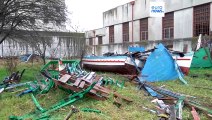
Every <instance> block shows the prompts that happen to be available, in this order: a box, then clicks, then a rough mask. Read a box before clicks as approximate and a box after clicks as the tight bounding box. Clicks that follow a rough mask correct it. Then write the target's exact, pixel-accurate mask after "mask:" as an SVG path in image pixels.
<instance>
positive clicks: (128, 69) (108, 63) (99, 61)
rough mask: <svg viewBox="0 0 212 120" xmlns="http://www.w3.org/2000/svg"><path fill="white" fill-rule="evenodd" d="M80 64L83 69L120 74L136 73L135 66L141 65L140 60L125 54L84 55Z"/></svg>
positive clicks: (139, 66)
mask: <svg viewBox="0 0 212 120" xmlns="http://www.w3.org/2000/svg"><path fill="white" fill-rule="evenodd" d="M82 66H83V68H85V69H90V70H95V71H105V72H114V73H120V74H130V75H136V74H137V72H138V71H137V68H136V66H138V69H139V70H140V69H141V68H142V67H143V63H142V61H140V60H138V59H135V61H134V59H133V58H132V57H130V56H127V55H112V56H85V57H84V58H83V59H82Z"/></svg>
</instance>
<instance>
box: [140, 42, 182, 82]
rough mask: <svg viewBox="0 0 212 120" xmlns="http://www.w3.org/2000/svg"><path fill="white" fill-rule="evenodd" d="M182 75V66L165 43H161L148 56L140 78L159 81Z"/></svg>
mask: <svg viewBox="0 0 212 120" xmlns="http://www.w3.org/2000/svg"><path fill="white" fill-rule="evenodd" d="M182 76H183V74H182V72H181V70H180V68H179V67H178V65H177V64H176V62H175V60H174V59H173V58H172V56H171V54H170V53H169V51H168V50H167V49H166V48H165V47H164V46H163V44H159V45H158V46H156V49H155V50H154V51H153V52H152V53H151V54H150V55H149V57H148V58H147V61H146V63H145V65H144V68H143V69H142V75H141V76H140V77H139V78H140V81H148V82H157V81H166V80H175V79H178V78H182ZM182 79H183V78H182Z"/></svg>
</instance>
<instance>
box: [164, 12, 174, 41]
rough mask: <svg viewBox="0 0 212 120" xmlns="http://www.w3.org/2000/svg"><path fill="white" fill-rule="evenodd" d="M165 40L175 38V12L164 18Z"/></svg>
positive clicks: (167, 14)
mask: <svg viewBox="0 0 212 120" xmlns="http://www.w3.org/2000/svg"><path fill="white" fill-rule="evenodd" d="M162 26H163V30H162V33H163V39H171V38H174V12H170V13H166V14H165V17H163V23H162Z"/></svg>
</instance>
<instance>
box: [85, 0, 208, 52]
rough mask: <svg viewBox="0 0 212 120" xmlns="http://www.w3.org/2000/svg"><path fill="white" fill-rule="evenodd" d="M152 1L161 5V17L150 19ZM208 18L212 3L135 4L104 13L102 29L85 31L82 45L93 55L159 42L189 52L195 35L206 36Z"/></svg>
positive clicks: (176, 0)
mask: <svg viewBox="0 0 212 120" xmlns="http://www.w3.org/2000/svg"><path fill="white" fill-rule="evenodd" d="M156 1H164V2H165V16H164V17H150V15H149V10H150V2H156ZM211 14H212V0H135V1H132V2H130V3H127V4H124V5H121V6H118V7H116V8H113V9H110V10H108V11H106V12H104V13H103V28H100V29H95V30H90V31H87V32H86V45H87V46H88V47H89V50H90V52H92V53H94V54H97V55H101V54H103V53H106V52H117V53H124V52H126V51H127V47H128V46H129V45H134V46H145V48H146V49H149V48H153V47H154V46H155V45H156V44H158V43H159V42H162V43H164V44H165V45H169V46H170V47H171V48H172V49H174V50H177V51H184V52H189V51H191V50H192V47H194V45H195V42H196V40H197V37H198V36H199V34H203V35H209V36H210V34H211V29H212V19H211V16H212V15H211Z"/></svg>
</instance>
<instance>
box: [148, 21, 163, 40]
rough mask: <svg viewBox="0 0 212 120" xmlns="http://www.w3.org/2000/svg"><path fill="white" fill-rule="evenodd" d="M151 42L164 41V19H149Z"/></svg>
mask: <svg viewBox="0 0 212 120" xmlns="http://www.w3.org/2000/svg"><path fill="white" fill-rule="evenodd" d="M148 37H149V40H161V39H162V18H148Z"/></svg>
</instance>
